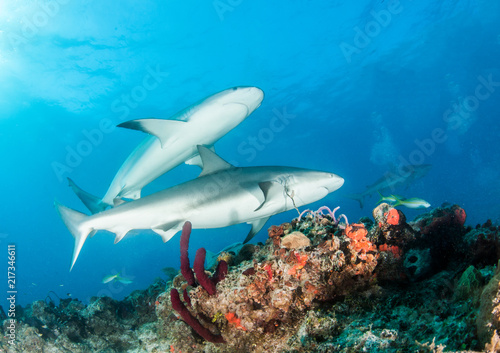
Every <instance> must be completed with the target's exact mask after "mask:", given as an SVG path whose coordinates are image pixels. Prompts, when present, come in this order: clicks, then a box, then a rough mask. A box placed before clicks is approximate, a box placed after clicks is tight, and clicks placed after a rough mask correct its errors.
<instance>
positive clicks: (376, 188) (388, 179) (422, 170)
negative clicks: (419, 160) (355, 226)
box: [349, 164, 432, 208]
mask: <svg viewBox="0 0 500 353" xmlns="http://www.w3.org/2000/svg"><path fill="white" fill-rule="evenodd" d="M405 168H406V172H405V173H396V172H394V173H393V172H388V173H386V174H385V175H384V176H383V177H381V178H379V179H378V180H377V181H375V182H374V183H373V184H371V185H368V186H367V187H366V190H365V191H363V192H362V193H360V194H352V195H350V196H349V198H351V199H354V200H357V201H358V202H359V206H360V207H361V208H363V206H364V199H365V198H366V197H367V196H371V195H372V194H375V193H377V192H378V193H379V194H380V193H381V192H383V191H391V192H392V191H393V190H394V189H395V188H398V187H403V186H404V187H408V186H409V185H410V184H411V183H413V182H414V181H415V180H417V179H420V178H423V177H424V176H425V175H427V173H428V172H429V170H431V168H432V165H430V164H419V165H413V164H411V165H408V166H406V167H405Z"/></svg>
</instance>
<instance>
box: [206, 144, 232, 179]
mask: <svg viewBox="0 0 500 353" xmlns="http://www.w3.org/2000/svg"><path fill="white" fill-rule="evenodd" d="M197 147H198V153H199V154H200V158H201V162H202V164H203V170H202V172H201V174H200V175H199V176H198V177H201V176H204V175H207V174H211V173H215V172H219V171H221V170H226V169H231V168H234V166H233V165H231V164H230V163H228V162H226V161H225V160H223V159H222V158H220V157H219V156H218V155H217V154H216V153H215V152H212V151H210V150H209V149H208V148H206V147H205V146H201V145H198V146H197Z"/></svg>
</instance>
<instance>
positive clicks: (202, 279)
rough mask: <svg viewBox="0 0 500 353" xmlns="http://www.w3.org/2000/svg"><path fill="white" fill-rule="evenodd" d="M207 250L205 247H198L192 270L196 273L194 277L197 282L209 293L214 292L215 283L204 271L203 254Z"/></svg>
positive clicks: (204, 254) (212, 293)
mask: <svg viewBox="0 0 500 353" xmlns="http://www.w3.org/2000/svg"><path fill="white" fill-rule="evenodd" d="M206 254H207V252H206V250H205V248H199V249H198V251H197V252H196V257H195V258H194V264H193V270H194V273H196V279H197V280H198V283H199V284H201V286H202V287H203V288H204V289H205V290H206V291H207V292H208V294H210V295H214V294H215V283H214V282H212V279H211V278H210V277H208V275H207V274H206V273H205V256H206Z"/></svg>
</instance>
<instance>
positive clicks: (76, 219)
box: [54, 201, 94, 271]
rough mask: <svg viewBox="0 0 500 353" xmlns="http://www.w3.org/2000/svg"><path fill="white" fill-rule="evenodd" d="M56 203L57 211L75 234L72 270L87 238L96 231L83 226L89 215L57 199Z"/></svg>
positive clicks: (72, 233)
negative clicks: (62, 203) (64, 204)
mask: <svg viewBox="0 0 500 353" xmlns="http://www.w3.org/2000/svg"><path fill="white" fill-rule="evenodd" d="M54 204H55V206H56V209H57V213H59V216H61V219H62V220H63V222H64V224H65V225H66V227H67V228H68V230H69V231H70V233H71V235H73V237H74V238H75V247H74V248H73V259H72V260H71V267H70V269H69V270H70V271H71V270H72V269H73V266H74V265H75V262H76V259H77V258H78V255H79V254H80V250H82V246H83V244H84V243H85V240H87V238H88V237H89V235H91V233H93V232H94V229H92V228H91V227H85V226H83V222H84V221H85V219H86V218H88V216H87V215H85V214H83V213H81V212H78V211H75V210H73V209H71V208H68V207H66V206H63V205H61V204H60V203H59V202H57V201H55V202H54Z"/></svg>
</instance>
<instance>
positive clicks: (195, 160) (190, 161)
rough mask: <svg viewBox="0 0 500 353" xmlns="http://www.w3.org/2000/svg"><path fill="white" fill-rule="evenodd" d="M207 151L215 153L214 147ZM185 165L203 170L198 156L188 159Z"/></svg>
mask: <svg viewBox="0 0 500 353" xmlns="http://www.w3.org/2000/svg"><path fill="white" fill-rule="evenodd" d="M209 150H210V151H212V152H214V153H215V148H214V146H212V147H209ZM185 163H186V164H187V165H196V166H198V167H200V168H202V169H203V161H202V160H201V157H200V155H199V154H196V155H194V156H193V157H192V158H190V159H188V160H187V161H186V162H185Z"/></svg>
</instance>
